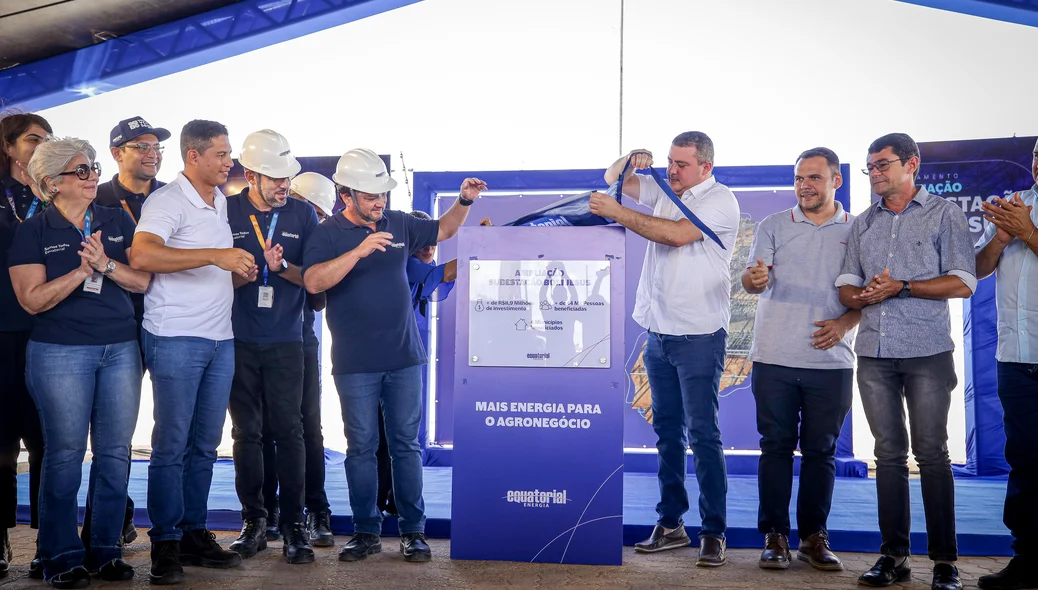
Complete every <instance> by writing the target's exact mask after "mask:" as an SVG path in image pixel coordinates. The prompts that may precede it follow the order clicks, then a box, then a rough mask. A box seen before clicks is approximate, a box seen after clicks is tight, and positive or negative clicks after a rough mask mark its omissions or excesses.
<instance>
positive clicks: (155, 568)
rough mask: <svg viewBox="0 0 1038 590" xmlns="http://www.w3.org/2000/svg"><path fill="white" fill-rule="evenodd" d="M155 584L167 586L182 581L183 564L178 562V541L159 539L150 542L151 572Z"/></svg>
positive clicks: (150, 577)
mask: <svg viewBox="0 0 1038 590" xmlns="http://www.w3.org/2000/svg"><path fill="white" fill-rule="evenodd" d="M149 579H150V580H151V583H152V584H155V585H156V586H168V585H170V584H179V583H181V582H183V581H184V566H183V565H181V564H180V541H159V542H157V543H152V544H151V574H150V575H149Z"/></svg>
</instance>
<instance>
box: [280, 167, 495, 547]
mask: <svg viewBox="0 0 1038 590" xmlns="http://www.w3.org/2000/svg"><path fill="white" fill-rule="evenodd" d="M332 180H334V181H335V183H336V185H338V187H339V189H338V190H339V196H340V198H342V200H343V202H344V203H345V205H346V208H345V209H344V210H343V212H342V214H341V215H336V216H335V217H332V218H330V219H329V220H328V221H326V222H325V223H322V224H321V225H320V226H319V227H318V229H317V231H315V232H314V235H313V237H312V238H311V239H310V241H309V242H308V243H307V247H306V254H305V255H304V267H303V277H304V281H305V284H306V289H307V291H309V292H311V293H319V292H321V291H327V294H328V309H327V311H326V313H327V314H328V328H329V330H330V331H331V335H332V377H333V378H334V379H335V387H336V389H337V390H338V392H339V401H340V404H341V406H342V417H343V423H344V424H345V428H346V440H347V448H346V481H347V484H348V485H349V488H350V507H351V508H352V511H353V524H354V530H355V534H354V536H353V538H352V539H350V541H349V543H347V544H346V546H345V547H343V549H342V550H341V551H340V552H339V559H340V560H342V561H357V560H359V559H363V558H365V557H367V556H368V555H369V554H372V553H378V552H380V551H381V550H382V541H381V539H380V538H379V535H380V534H381V529H382V514H381V513H380V512H379V511H378V509H377V508H376V506H375V500H376V496H377V494H378V468H377V466H376V459H375V449H376V448H377V447H378V412H379V405H380V404H381V406H382V412H383V414H384V416H385V422H386V434H387V438H388V439H389V453H390V456H391V457H392V462H393V486H394V490H395V492H396V505H397V509H398V511H399V515H400V519H399V528H400V552H401V553H403V555H404V559H405V560H407V561H429V559H430V558H431V557H432V553H431V552H430V551H429V545H428V544H427V543H426V541H425V503H424V501H423V500H422V452H421V448H420V446H419V444H418V426H419V424H420V423H421V421H422V365H423V364H425V363H426V361H427V356H426V353H425V350H424V349H423V348H422V344H421V339H420V338H419V337H418V325H417V324H416V323H415V320H414V314H413V313H412V307H411V290H410V288H409V287H408V284H407V274H406V272H405V267H406V265H407V259H408V258H410V257H411V255H412V254H413V253H415V252H417V251H418V250H420V249H422V248H425V247H426V246H431V245H433V244H435V243H437V242H440V241H443V240H446V239H448V238H451V237H453V236H454V235H455V234H456V233H457V232H458V228H459V227H460V226H461V225H462V223H464V222H465V218H466V217H468V207H469V205H471V204H472V203H473V202H474V201H475V199H476V197H477V196H479V193H480V192H481V191H483V190H486V183H484V182H483V181H481V180H478V179H475V178H467V179H465V181H464V182H463V183H462V185H461V192H460V195H459V197H458V201H457V202H456V203H455V204H454V205H453V206H452V207H451V208H450V209H449V210H448V211H447V212H446V213H445V214H444V215H443V216H442V217H441V218H440V219H439V220H438V221H436V220H421V219H416V218H414V217H412V216H410V215H408V214H407V213H403V212H400V211H387V210H386V209H385V207H386V196H387V193H388V192H389V191H390V190H392V189H393V187H395V186H396V181H395V180H393V179H392V178H391V177H390V176H389V172H388V171H387V170H386V165H385V163H384V162H383V161H382V159H381V158H379V157H378V155H377V154H375V153H374V152H372V151H371V150H364V149H358V150H351V151H349V152H347V153H346V154H344V155H343V156H342V157H341V158H340V159H339V163H338V165H337V166H336V172H335V174H334V175H333V176H332ZM278 451H279V452H280V449H279V450H278Z"/></svg>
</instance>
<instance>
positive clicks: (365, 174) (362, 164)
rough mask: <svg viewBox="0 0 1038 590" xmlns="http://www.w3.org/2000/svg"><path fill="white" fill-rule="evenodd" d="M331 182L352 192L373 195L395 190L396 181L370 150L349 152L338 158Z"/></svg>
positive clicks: (380, 159)
mask: <svg viewBox="0 0 1038 590" xmlns="http://www.w3.org/2000/svg"><path fill="white" fill-rule="evenodd" d="M332 180H334V181H335V182H336V184H341V185H342V186H346V187H349V188H352V189H354V190H358V191H362V192H365V193H370V194H373V195H377V194H381V193H386V192H389V191H391V190H393V189H394V188H396V181H395V180H393V177H391V176H390V175H389V171H388V170H386V163H385V162H383V161H382V158H380V157H378V154H376V153H375V152H373V151H371V150H366V149H355V150H350V151H348V152H346V153H345V154H343V155H342V157H341V158H339V163H338V164H336V165H335V174H333V175H332Z"/></svg>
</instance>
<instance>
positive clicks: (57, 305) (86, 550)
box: [8, 139, 151, 588]
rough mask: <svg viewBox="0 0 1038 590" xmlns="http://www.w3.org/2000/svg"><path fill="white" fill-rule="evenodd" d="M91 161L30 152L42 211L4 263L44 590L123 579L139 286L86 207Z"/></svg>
mask: <svg viewBox="0 0 1038 590" xmlns="http://www.w3.org/2000/svg"><path fill="white" fill-rule="evenodd" d="M95 155H96V154H95V152H94V148H92V147H91V146H90V144H89V143H87V142H86V141H83V140H79V139H61V140H53V141H49V142H46V143H44V144H41V145H40V146H39V147H38V148H37V149H36V151H35V153H34V154H33V156H32V159H31V160H30V161H29V165H28V174H29V176H30V177H31V180H32V183H33V184H34V185H35V186H34V188H35V189H36V192H37V194H39V195H41V196H42V197H43V198H44V199H46V200H48V201H49V206H48V207H47V208H46V209H45V210H44V211H43V213H41V214H39V215H37V216H34V217H32V218H31V219H27V220H25V222H24V223H22V224H20V225H19V227H18V231H17V233H16V235H15V239H14V244H13V245H12V246H11V250H10V252H9V254H8V265H9V267H10V275H11V282H12V284H13V285H14V291H15V294H16V296H17V297H18V302H19V303H20V304H21V306H22V307H23V308H24V309H25V310H26V311H27V312H28V313H29V314H30V315H33V316H35V322H34V323H33V329H32V334H31V335H30V338H29V344H28V346H27V348H26V371H25V375H26V384H27V386H28V388H29V393H30V394H31V395H32V398H33V400H34V401H35V402H36V407H37V409H38V410H39V415H40V425H41V427H42V429H43V440H44V455H43V482H42V486H41V489H40V535H39V551H40V557H41V559H42V560H43V568H44V576H45V578H46V579H47V581H48V582H50V584H51V585H52V586H53V587H55V588H82V587H84V586H86V585H88V584H89V583H90V572H97V573H98V575H99V576H100V577H101V578H102V579H103V580H129V579H130V578H132V577H133V568H132V567H131V566H130V565H128V564H127V563H126V562H124V561H123V560H122V549H121V548H120V546H119V538H120V536H121V534H122V528H123V512H124V509H125V507H126V467H127V461H128V454H129V445H130V439H131V437H132V435H133V430H134V427H135V426H136V421H137V411H138V407H139V404H140V390H141V371H142V369H141V357H140V351H139V349H138V346H137V327H136V326H137V324H136V323H135V321H134V316H133V304H132V303H131V302H130V296H129V292H135V293H140V292H143V291H145V290H146V289H147V288H148V283H149V281H150V280H151V276H150V275H149V274H148V273H146V272H141V271H137V270H133V269H132V268H130V266H129V264H128V261H129V258H128V257H129V252H130V248H131V246H132V245H133V234H134V224H133V220H132V219H130V217H129V215H127V213H126V212H125V211H122V210H121V209H115V208H107V207H98V206H94V205H93V201H94V197H95V196H96V190H97V180H98V174H99V173H100V171H101V169H100V165H99V164H97V163H96V162H95V161H94V157H95ZM88 435H89V437H90V439H91V451H92V452H93V460H92V463H91V466H90V483H89V487H88V492H87V493H88V494H89V496H90V499H91V503H92V504H93V515H92V518H91V523H90V525H91V526H90V530H91V534H90V539H89V542H88V545H89V546H87V547H85V546H84V544H83V542H82V541H81V540H80V537H79V534H78V529H77V527H76V521H77V510H78V502H77V494H78V491H79V487H80V484H81V483H82V464H83V459H84V456H85V454H86V444H87V438H88Z"/></svg>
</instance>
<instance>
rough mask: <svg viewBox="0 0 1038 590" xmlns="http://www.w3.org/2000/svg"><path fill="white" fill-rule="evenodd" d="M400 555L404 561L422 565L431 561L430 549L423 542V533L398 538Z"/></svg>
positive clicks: (408, 534)
mask: <svg viewBox="0 0 1038 590" xmlns="http://www.w3.org/2000/svg"><path fill="white" fill-rule="evenodd" d="M400 553H403V554H404V561H411V562H415V563H423V562H426V561H429V560H430V559H432V549H429V544H428V543H426V542H425V533H407V534H404V535H401V536H400Z"/></svg>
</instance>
